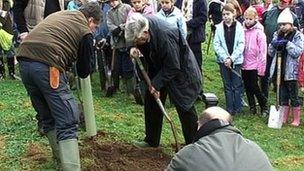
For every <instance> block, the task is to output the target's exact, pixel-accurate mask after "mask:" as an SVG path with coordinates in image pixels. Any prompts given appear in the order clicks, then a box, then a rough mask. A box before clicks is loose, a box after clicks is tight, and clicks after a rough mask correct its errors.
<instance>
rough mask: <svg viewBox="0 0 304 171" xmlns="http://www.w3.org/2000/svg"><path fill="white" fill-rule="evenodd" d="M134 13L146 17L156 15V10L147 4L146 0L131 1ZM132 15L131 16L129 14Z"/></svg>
mask: <svg viewBox="0 0 304 171" xmlns="http://www.w3.org/2000/svg"><path fill="white" fill-rule="evenodd" d="M131 4H132V6H133V7H132V10H131V11H130V13H132V12H138V13H141V14H145V15H150V14H154V9H153V7H152V6H151V5H149V4H148V3H146V2H145V0H131ZM129 15H130V14H129Z"/></svg>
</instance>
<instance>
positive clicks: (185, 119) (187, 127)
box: [176, 106, 198, 144]
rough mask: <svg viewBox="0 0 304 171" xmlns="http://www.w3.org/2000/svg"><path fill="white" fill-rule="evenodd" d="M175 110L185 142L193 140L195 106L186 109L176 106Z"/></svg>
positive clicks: (195, 118) (195, 122) (195, 128)
mask: <svg viewBox="0 0 304 171" xmlns="http://www.w3.org/2000/svg"><path fill="white" fill-rule="evenodd" d="M176 111H177V113H178V116H179V120H180V122H181V125H182V130H183V135H184V139H185V142H186V144H191V143H192V142H193V138H194V135H195V133H196V131H197V126H198V125H197V120H198V118H197V114H196V110H195V107H194V106H192V107H191V108H190V109H189V110H188V111H186V110H184V109H182V108H180V107H178V106H176Z"/></svg>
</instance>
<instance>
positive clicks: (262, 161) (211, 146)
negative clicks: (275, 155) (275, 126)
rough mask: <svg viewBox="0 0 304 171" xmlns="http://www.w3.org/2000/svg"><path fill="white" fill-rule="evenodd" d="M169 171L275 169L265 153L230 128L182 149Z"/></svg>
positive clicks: (251, 170) (215, 132) (258, 170)
mask: <svg viewBox="0 0 304 171" xmlns="http://www.w3.org/2000/svg"><path fill="white" fill-rule="evenodd" d="M166 170H167V171H173V170H174V171H182V170H183V171H187V170H189V171H200V170H206V171H222V170H225V171H245V170H246V171H269V170H272V166H271V164H270V162H269V159H268V157H267V156H266V154H265V153H264V152H263V150H262V149H261V148H260V147H259V146H258V145H257V144H256V143H254V142H252V141H250V140H248V139H245V138H243V136H242V135H241V132H240V131H239V130H238V129H236V128H234V127H232V126H227V127H224V128H220V129H217V130H215V131H213V132H212V133H211V134H209V135H207V136H204V137H201V138H200V139H199V140H198V141H197V142H195V143H193V144H190V145H187V146H186V147H184V148H183V149H181V150H180V151H179V152H178V153H177V154H176V155H175V156H174V158H173V159H172V160H171V162H170V164H169V166H168V167H167V169H166Z"/></svg>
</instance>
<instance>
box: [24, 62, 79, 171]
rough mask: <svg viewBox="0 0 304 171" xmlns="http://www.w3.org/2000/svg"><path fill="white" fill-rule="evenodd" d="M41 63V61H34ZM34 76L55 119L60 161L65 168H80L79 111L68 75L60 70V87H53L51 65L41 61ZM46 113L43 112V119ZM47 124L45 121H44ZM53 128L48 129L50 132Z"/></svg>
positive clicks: (35, 66) (34, 70)
mask: <svg viewBox="0 0 304 171" xmlns="http://www.w3.org/2000/svg"><path fill="white" fill-rule="evenodd" d="M33 63H34V64H35V63H39V62H33ZM32 68H34V69H32V73H30V75H31V76H32V78H33V80H34V83H35V85H37V87H38V88H39V90H40V91H41V92H42V94H43V96H44V98H45V100H46V102H47V106H48V108H49V110H50V111H51V116H50V117H52V118H53V119H54V121H55V130H56V134H57V140H58V146H59V156H60V162H61V165H62V169H63V170H80V159H79V149H78V142H77V128H78V120H79V111H78V107H77V105H76V101H75V100H74V97H73V94H72V92H71V91H70V89H69V87H68V83H67V82H68V81H67V77H66V75H65V74H64V73H62V72H60V77H59V87H58V88H56V89H53V88H51V86H50V84H49V66H47V65H44V64H41V63H39V65H32ZM45 117H46V116H45V115H44V114H42V118H43V120H45ZM43 124H44V125H45V123H43ZM51 130H53V129H49V130H46V132H47V133H48V132H49V131H51Z"/></svg>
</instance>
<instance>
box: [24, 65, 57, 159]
mask: <svg viewBox="0 0 304 171" xmlns="http://www.w3.org/2000/svg"><path fill="white" fill-rule="evenodd" d="M41 68H42V69H41ZM43 68H46V66H45V65H44V64H42V63H32V62H24V61H19V71H20V75H21V78H22V82H23V84H24V86H25V88H26V90H27V92H28V94H29V96H30V98H31V102H32V105H33V107H34V109H35V111H36V112H37V116H36V118H37V120H38V129H39V130H43V131H42V132H43V134H46V136H47V138H48V140H49V144H50V146H51V148H52V152H53V157H54V158H55V159H57V160H59V149H58V144H57V138H56V131H55V121H54V119H53V117H52V115H51V111H50V109H49V106H48V104H47V101H46V99H45V98H44V95H43V93H42V91H40V87H39V84H38V85H37V83H36V82H37V81H42V82H43V81H45V79H46V77H48V71H47V68H46V69H45V70H43ZM35 70H36V71H35ZM46 84H48V83H46Z"/></svg>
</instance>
